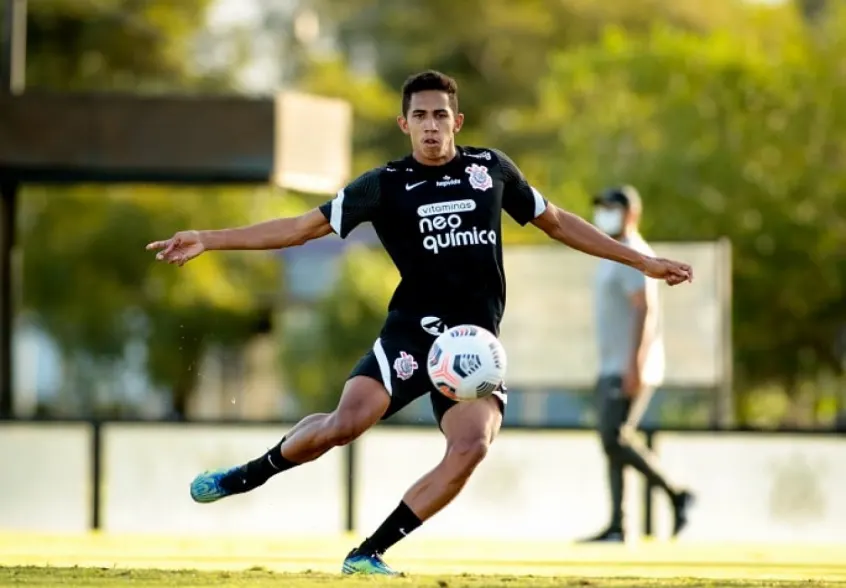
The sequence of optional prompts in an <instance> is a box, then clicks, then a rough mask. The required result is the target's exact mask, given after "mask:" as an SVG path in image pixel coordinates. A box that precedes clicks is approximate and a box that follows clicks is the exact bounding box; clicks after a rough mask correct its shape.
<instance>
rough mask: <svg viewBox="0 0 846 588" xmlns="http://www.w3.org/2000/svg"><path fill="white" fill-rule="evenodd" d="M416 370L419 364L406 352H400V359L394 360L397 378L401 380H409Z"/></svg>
mask: <svg viewBox="0 0 846 588" xmlns="http://www.w3.org/2000/svg"><path fill="white" fill-rule="evenodd" d="M416 369H417V362H416V361H414V356H413V355H411V354H410V353H406V352H405V351H400V355H399V357H398V358H396V359H395V360H394V371H395V372H396V373H397V377H398V378H399V379H400V380H407V379H408V378H410V377H411V376H412V374H413V373H414V370H416Z"/></svg>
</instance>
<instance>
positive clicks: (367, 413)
mask: <svg viewBox="0 0 846 588" xmlns="http://www.w3.org/2000/svg"><path fill="white" fill-rule="evenodd" d="M389 403H390V396H388V394H387V392H386V391H385V388H384V387H383V386H382V385H381V384H380V383H379V382H376V381H375V380H372V379H370V378H363V377H358V378H353V379H352V380H350V381H349V382H347V386H346V387H345V388H344V392H343V394H342V395H341V400H340V402H339V403H338V407H337V408H336V409H335V411H334V412H332V413H330V414H325V413H322V414H313V415H309V416H307V417H305V418H304V419H302V420H301V421H300V422H299V423H297V424H296V425H295V426H294V427H293V428H292V429H291V431H289V433H288V435H286V436H285V437H284V438H283V439H282V440H281V441H280V442H279V443H277V444H276V445H275V446H273V447H272V448H270V449H269V450H268V451H266V452H265V453H263V454H262V455H260V456H259V457H257V458H255V459H253V460H251V461H249V462H247V463H245V464H243V465H239V466H235V467H233V468H229V469H222V470H217V471H214V472H203V473H202V474H200V475H198V476H197V477H196V478H194V480H193V481H192V482H191V498H193V499H194V501H195V502H203V503H206V502H215V501H217V500H220V499H221V498H226V497H227V496H232V495H234V494H243V493H245V492H249V491H251V490H254V489H256V488H258V487H259V486H262V485H264V484H265V483H266V482H267V481H268V480H269V479H270V478H272V477H273V476H275V475H277V474H280V473H282V472H284V471H287V470H289V469H291V468H294V467H296V466H298V465H301V464H304V463H306V462H309V461H313V460H315V459H317V458H319V457H320V456H321V455H323V454H324V453H326V452H327V451H329V450H330V449H332V448H333V447H337V446H339V445H346V444H347V443H350V442H351V441H353V440H354V439H356V438H357V437H359V436H360V435H361V434H362V433H363V432H364V431H366V430H367V429H369V428H370V427H372V426H373V425H374V424H375V423H376V422H378V420H379V419H380V418H381V417H382V415H383V414H385V411H386V410H387V408H388V405H389Z"/></svg>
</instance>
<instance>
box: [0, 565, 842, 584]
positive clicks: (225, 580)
mask: <svg viewBox="0 0 846 588" xmlns="http://www.w3.org/2000/svg"><path fill="white" fill-rule="evenodd" d="M385 585H390V586H396V587H398V588H400V587H402V588H590V587H596V588H624V587H625V588H629V587H637V588H718V587H719V588H752V587H759V586H760V587H764V586H767V587H779V588H793V587H796V588H800V587H801V588H808V587H810V586H813V587H815V588H824V587H829V586H831V587H834V586H843V584H840V583H836V582H835V583H827V582H807V581H748V580H703V579H697V578H669V579H648V578H647V579H643V578H590V579H584V578H556V577H537V576H471V575H459V576H419V577H405V578H390V579H389V578H376V577H353V578H347V577H341V576H339V575H336V574H322V573H317V572H308V573H301V574H286V573H274V572H272V571H269V570H265V569H262V568H254V569H250V570H246V571H243V572H226V571H222V572H201V571H187V570H169V571H168V570H155V569H146V570H135V569H118V568H111V569H108V568H107V569H103V568H51V567H10V568H0V586H33V587H35V586H39V587H40V586H43V587H45V588H46V587H50V588H54V587H56V586H64V587H69V588H82V587H97V586H133V587H140V588H160V587H168V588H172V587H177V586H178V587H183V586H184V587H189V586H235V587H238V586H245V587H246V586H249V587H250V588H271V587H272V588H318V587H319V588H334V587H339V588H358V587H365V586H366V587H373V586H385Z"/></svg>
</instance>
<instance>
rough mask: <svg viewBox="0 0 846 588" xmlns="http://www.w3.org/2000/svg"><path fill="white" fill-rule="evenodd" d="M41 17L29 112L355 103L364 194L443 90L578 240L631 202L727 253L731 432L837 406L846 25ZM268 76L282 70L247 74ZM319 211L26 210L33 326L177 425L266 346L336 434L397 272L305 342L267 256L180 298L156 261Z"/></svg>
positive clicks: (285, 204) (179, 195)
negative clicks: (367, 178) (612, 191)
mask: <svg viewBox="0 0 846 588" xmlns="http://www.w3.org/2000/svg"><path fill="white" fill-rule="evenodd" d="M30 4H31V7H30V25H29V62H28V70H27V73H28V89H29V90H31V91H36V90H39V91H40V90H60V91H70V90H73V91H89V90H96V91H112V90H117V91H132V92H181V93H190V92H199V91H202V92H269V91H272V90H273V89H275V88H278V87H279V86H281V85H291V86H296V87H300V88H303V89H306V90H309V91H314V92H318V93H321V94H326V95H333V96H340V97H344V98H346V99H348V100H350V101H351V102H352V104H353V106H354V110H355V156H356V161H355V171H356V172H360V171H363V170H365V169H367V168H369V167H372V166H374V165H378V164H379V163H380V162H383V161H386V160H388V159H391V158H394V157H396V156H397V155H398V154H401V153H404V152H405V151H406V149H407V144H406V139H405V137H403V136H402V135H401V134H400V133H398V132H397V131H396V126H395V122H394V117H395V116H396V114H397V113H398V109H399V94H398V88H399V86H400V85H401V83H402V81H403V80H404V79H405V77H406V76H407V75H409V74H410V73H412V72H414V71H417V70H420V69H424V68H437V69H441V70H443V71H445V72H448V73H450V74H451V75H454V76H456V77H457V78H458V79H459V81H460V84H461V97H460V99H461V108H462V110H463V111H464V112H465V114H466V115H467V117H468V119H467V125H466V126H465V129H464V131H462V141H463V142H464V143H467V144H479V143H482V144H492V145H496V146H497V147H500V148H502V149H504V150H506V151H507V152H508V153H509V154H510V155H511V156H512V157H513V158H514V159H515V160H516V161H517V162H518V164H519V165H520V166H521V167H522V168H523V170H524V172H525V173H526V175H528V176H529V177H530V178H531V179H532V181H533V183H535V184H536V185H537V186H538V187H539V189H541V190H542V191H543V192H544V193H545V194H546V195H548V196H549V197H550V198H551V199H552V200H553V201H555V202H556V203H558V204H559V205H562V206H565V207H567V208H570V209H572V210H574V211H576V212H578V213H581V214H586V213H588V212H589V196H590V194H591V193H593V192H594V191H596V190H597V189H599V188H601V187H603V186H606V185H608V184H611V183H616V182H629V183H633V184H635V185H637V186H638V187H639V188H640V189H641V192H642V194H643V195H644V199H645V203H646V218H645V223H646V224H645V233H646V234H647V236H648V237H649V238H650V239H653V240H660V239H686V240H696V239H714V238H718V237H721V236H726V237H728V238H730V239H731V241H732V243H733V247H734V259H733V263H734V336H735V340H734V347H735V364H736V365H735V368H736V375H737V381H736V392H737V397H738V399H739V401H738V406H737V408H738V415H739V417H740V420H741V422H745V423H755V424H774V423H779V422H781V423H794V424H809V425H810V424H815V423H818V422H827V421H829V420H830V419H831V418H833V416H834V413H835V412H836V410H837V407H838V406H840V407H841V409H842V407H843V406H844V405H846V398H843V395H842V394H843V393H842V392H841V391H842V390H843V385H842V384H843V382H842V372H843V367H844V357H846V353H845V352H846V343H844V341H846V337H844V333H846V296H844V292H846V260H844V253H843V252H844V248H843V235H846V196H844V188H846V176H844V172H843V170H844V169H846V151H844V150H846V147H844V145H846V10H844V8H843V7H842V6H841V5H840V4H838V3H834V2H825V1H823V0H813V1H812V0H805V1H802V2H798V1H797V2H791V1H787V0H785V1H783V2H752V1H742V0H690V1H687V2H675V1H673V0H632V1H631V2H625V3H622V2H592V1H588V0H522V1H520V2H513V1H511V0H464V1H462V2H448V1H446V0H428V1H425V2H423V1H420V0H297V1H291V2H286V3H284V4H285V6H281V4H277V3H269V2H253V3H247V2H246V1H244V2H243V5H244V6H246V5H247V4H250V6H252V8H251V9H250V11H251V15H252V16H251V18H253V19H254V22H257V23H259V25H261V27H262V29H261V33H260V34H253V35H246V34H244V30H241V29H239V28H238V27H237V26H236V25H233V26H231V27H229V28H226V27H223V28H214V27H210V26H206V25H207V23H208V22H209V21H210V19H211V20H213V19H214V18H216V17H215V14H217V17H219V16H220V15H219V14H218V13H219V11H220V6H219V4H220V2H217V3H216V2H212V1H211V0H209V1H190V2H189V1H187V0H185V1H182V2H165V1H164V0H161V1H153V2H146V3H145V2H131V1H125V0H111V1H103V2H93V1H92V2H77V1H75V0H38V1H37V2H31V3H30ZM245 10H246V9H245ZM215 11H218V13H216V12H215ZM209 55H211V56H212V57H209ZM266 62H267V63H272V64H276V65H275V67H271V66H268V67H266V68H264V69H262V68H260V67H258V65H257V64H259V65H260V64H261V63H266ZM279 64H284V66H280V65H279ZM256 71H259V72H265V73H266V75H264V76H262V75H261V74H256ZM104 196H105V197H104ZM320 200H321V199H315V198H310V197H304V196H299V195H293V194H286V195H285V196H284V198H280V197H279V195H278V194H275V193H274V192H273V191H272V190H270V189H267V190H241V189H234V188H227V189H219V188H215V189H206V188H197V189H185V188H182V189H179V190H174V189H170V188H163V187H149V186H144V187H131V188H130V187H121V188H113V189H108V190H105V189H102V188H94V189H92V188H90V187H74V188H64V187H61V188H60V187H55V186H51V187H49V188H48V187H37V188H29V189H28V192H27V193H26V194H25V197H24V202H23V211H22V221H21V226H20V232H21V238H22V244H23V248H22V250H23V264H22V267H23V276H24V282H23V284H24V286H23V292H22V302H23V308H24V310H25V316H26V317H27V321H29V322H31V323H32V324H34V325H38V326H39V327H40V328H42V329H43V330H44V331H45V332H46V333H49V335H50V337H51V338H52V339H53V340H54V341H55V342H56V345H57V347H58V349H60V350H61V354H62V355H63V356H65V357H66V360H67V361H69V362H70V363H72V364H73V365H75V366H77V369H76V372H78V373H79V374H80V375H79V377H80V378H81V381H83V382H85V381H87V382H89V385H88V386H87V388H86V387H85V386H83V387H82V389H88V390H94V389H95V388H96V385H97V384H96V383H97V382H99V381H102V378H101V377H100V376H99V374H100V372H98V370H102V369H112V370H115V369H120V370H123V369H124V367H125V362H126V361H127V357H130V356H131V357H136V360H135V361H136V363H137V364H138V365H137V370H138V373H139V374H141V375H140V376H139V377H142V376H143V378H146V380H145V381H148V382H149V385H150V386H154V387H156V388H157V389H160V390H161V394H162V395H163V396H165V397H168V395H170V396H171V397H173V398H174V399H175V400H174V402H172V403H171V404H172V408H173V410H175V411H176V412H177V413H184V412H185V406H186V402H187V398H188V397H189V396H190V392H191V390H192V389H194V387H195V385H196V377H197V376H196V372H194V373H193V374H192V373H191V371H190V370H191V369H194V368H192V367H191V366H195V365H197V363H198V362H199V361H200V359H201V356H202V354H203V353H204V350H206V349H208V348H209V346H215V345H222V346H224V347H233V348H237V347H238V346H239V345H241V344H243V343H244V342H245V341H247V340H249V339H251V338H253V337H254V336H255V335H256V334H260V333H263V332H265V331H266V330H267V329H268V328H269V323H270V321H273V323H274V330H275V331H276V332H277V337H278V338H279V339H280V340H281V341H282V342H283V345H282V347H283V349H282V354H281V357H282V364H283V365H284V366H286V368H287V369H286V370H285V380H286V382H287V384H288V386H289V387H290V388H291V390H292V391H294V392H295V393H296V394H298V395H299V398H300V406H301V407H303V408H325V407H326V406H328V405H330V404H331V401H332V399H334V397H335V394H336V391H337V389H338V386H339V385H340V383H341V382H342V381H343V378H344V376H345V375H346V373H347V371H348V369H349V367H350V364H351V362H352V361H355V359H357V357H358V355H359V354H360V353H361V352H363V351H364V349H366V347H367V345H369V342H370V341H372V338H373V335H374V333H375V330H376V329H378V325H379V323H380V321H381V318H382V310H383V309H384V305H385V303H386V300H387V296H388V295H389V294H390V288H391V286H392V284H393V283H394V282H393V280H395V279H396V276H395V275H394V273H393V269H392V268H391V267H390V265H389V264H387V263H383V261H384V259H383V258H380V257H379V255H378V254H373V253H372V252H368V251H356V252H355V253H353V254H351V255H349V256H347V257H346V258H345V259H344V261H343V265H342V269H341V271H340V272H339V274H338V280H337V282H336V285H335V286H334V288H333V290H332V292H330V294H328V297H327V298H326V300H324V301H323V302H321V303H319V304H318V307H317V308H316V309H314V311H315V312H314V320H313V321H312V322H309V323H307V324H303V325H301V326H300V327H299V329H300V330H299V331H298V330H297V329H298V327H296V325H294V324H293V323H291V324H289V323H285V324H286V325H288V326H287V327H284V326H283V323H282V321H279V320H274V319H273V317H274V316H275V317H276V319H278V316H279V314H278V312H279V308H280V297H279V296H278V295H277V293H278V291H279V290H280V288H281V287H282V286H283V283H282V282H283V280H282V279H281V273H280V270H279V267H280V262H279V260H278V259H277V258H275V257H274V256H272V255H264V254H235V255H232V256H229V255H215V256H208V258H207V259H203V260H202V261H201V262H198V263H197V264H196V265H193V266H187V267H186V268H183V269H182V270H180V271H178V272H177V271H175V270H174V269H173V268H167V267H157V266H155V265H154V264H151V263H150V259H149V256H147V255H145V253H144V251H143V245H144V243H146V242H147V241H148V240H150V239H152V238H159V237H163V236H167V235H168V234H170V233H171V232H172V231H173V230H175V229H177V228H181V227H185V226H194V227H212V226H222V225H232V224H241V223H245V222H251V221H253V220H257V219H259V218H265V217H266V216H268V215H271V214H279V213H283V212H290V211H294V210H302V209H304V208H306V207H308V206H312V205H314V204H317V203H319V202H320ZM506 230H507V233H506V242H507V243H516V242H537V241H539V240H540V239H541V238H542V236H541V235H540V233H538V232H536V231H531V230H522V229H520V230H518V229H517V228H516V226H515V225H513V223H510V222H509V223H508V226H507V227H506ZM374 255H375V257H373V256H374ZM368 256H371V257H368ZM340 300H343V301H344V303H343V304H341V303H340V302H339V301H340ZM286 329H287V331H286ZM133 345H134V346H136V347H137V352H133V353H129V352H128V351H127V349H128V346H129V347H131V346H133ZM134 348H135V347H133V349H134ZM133 354H134V355H133ZM121 362H124V363H121ZM104 366H107V367H104ZM116 366H123V367H116ZM68 385H69V386H70V384H68ZM74 389H80V388H79V386H74Z"/></svg>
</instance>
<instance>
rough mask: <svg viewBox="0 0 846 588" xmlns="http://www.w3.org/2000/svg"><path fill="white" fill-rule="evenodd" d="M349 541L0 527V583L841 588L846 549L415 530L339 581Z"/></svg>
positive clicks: (326, 587) (327, 587) (291, 587)
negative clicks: (372, 564)
mask: <svg viewBox="0 0 846 588" xmlns="http://www.w3.org/2000/svg"><path fill="white" fill-rule="evenodd" d="M354 543H355V539H354V538H351V537H346V538H343V537H331V538H326V537H309V538H299V539H295V538H287V539H279V538H272V537H271V538H266V537H228V538H225V539H222V540H210V539H208V538H197V537H179V536H168V537H162V536H139V535H131V536H129V535H126V536H123V535H99V534H90V535H84V536H80V535H31V534H5V535H2V534H0V566H3V567H2V568H0V586H18V585H23V586H45V587H46V586H50V587H55V586H66V587H82V586H135V587H151V588H152V587H160V586H167V587H175V586H251V587H255V588H264V587H270V586H273V587H279V588H311V587H322V588H333V587H335V586H342V587H344V588H356V587H358V586H375V585H384V584H390V585H392V586H393V585H396V586H404V587H406V586H407V587H414V588H417V587H424V586H425V587H437V588H464V587H467V588H483V587H494V586H498V587H506V586H507V587H509V588H541V587H542V588H552V587H553V586H555V587H571V586H572V587H575V586H580V587H592V586H596V587H597V588H598V587H609V588H618V587H623V586H643V587H646V586H650V587H652V586H657V587H662V588H664V587H671V586H678V587H684V588H689V587H693V586H710V587H716V586H726V587H733V586H815V587H826V586H842V587H844V588H846V546H808V545H769V546H767V545H763V546H754V545H731V544H720V545H716V544H696V543H678V544H664V543H653V544H649V543H644V544H636V545H611V546H601V545H600V546H581V545H572V544H568V543H554V542H523V541H520V542H515V543H513V544H507V543H503V542H495V541H484V540H481V541H472V542H469V541H443V540H437V541H436V540H433V539H428V538H425V537H415V538H411V539H409V540H407V541H405V542H403V543H401V544H400V545H398V546H397V547H396V548H395V549H394V550H392V551H391V552H390V553H389V557H388V558H386V559H387V560H388V562H389V563H390V564H391V565H392V566H394V567H396V568H397V569H400V570H403V571H405V572H407V574H408V575H407V577H404V578H399V579H385V578H344V577H342V576H340V575H339V574H338V570H339V569H340V564H341V560H342V559H343V556H344V555H345V554H346V552H347V551H348V550H349V548H350V547H351V546H352V545H353V544H354Z"/></svg>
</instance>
